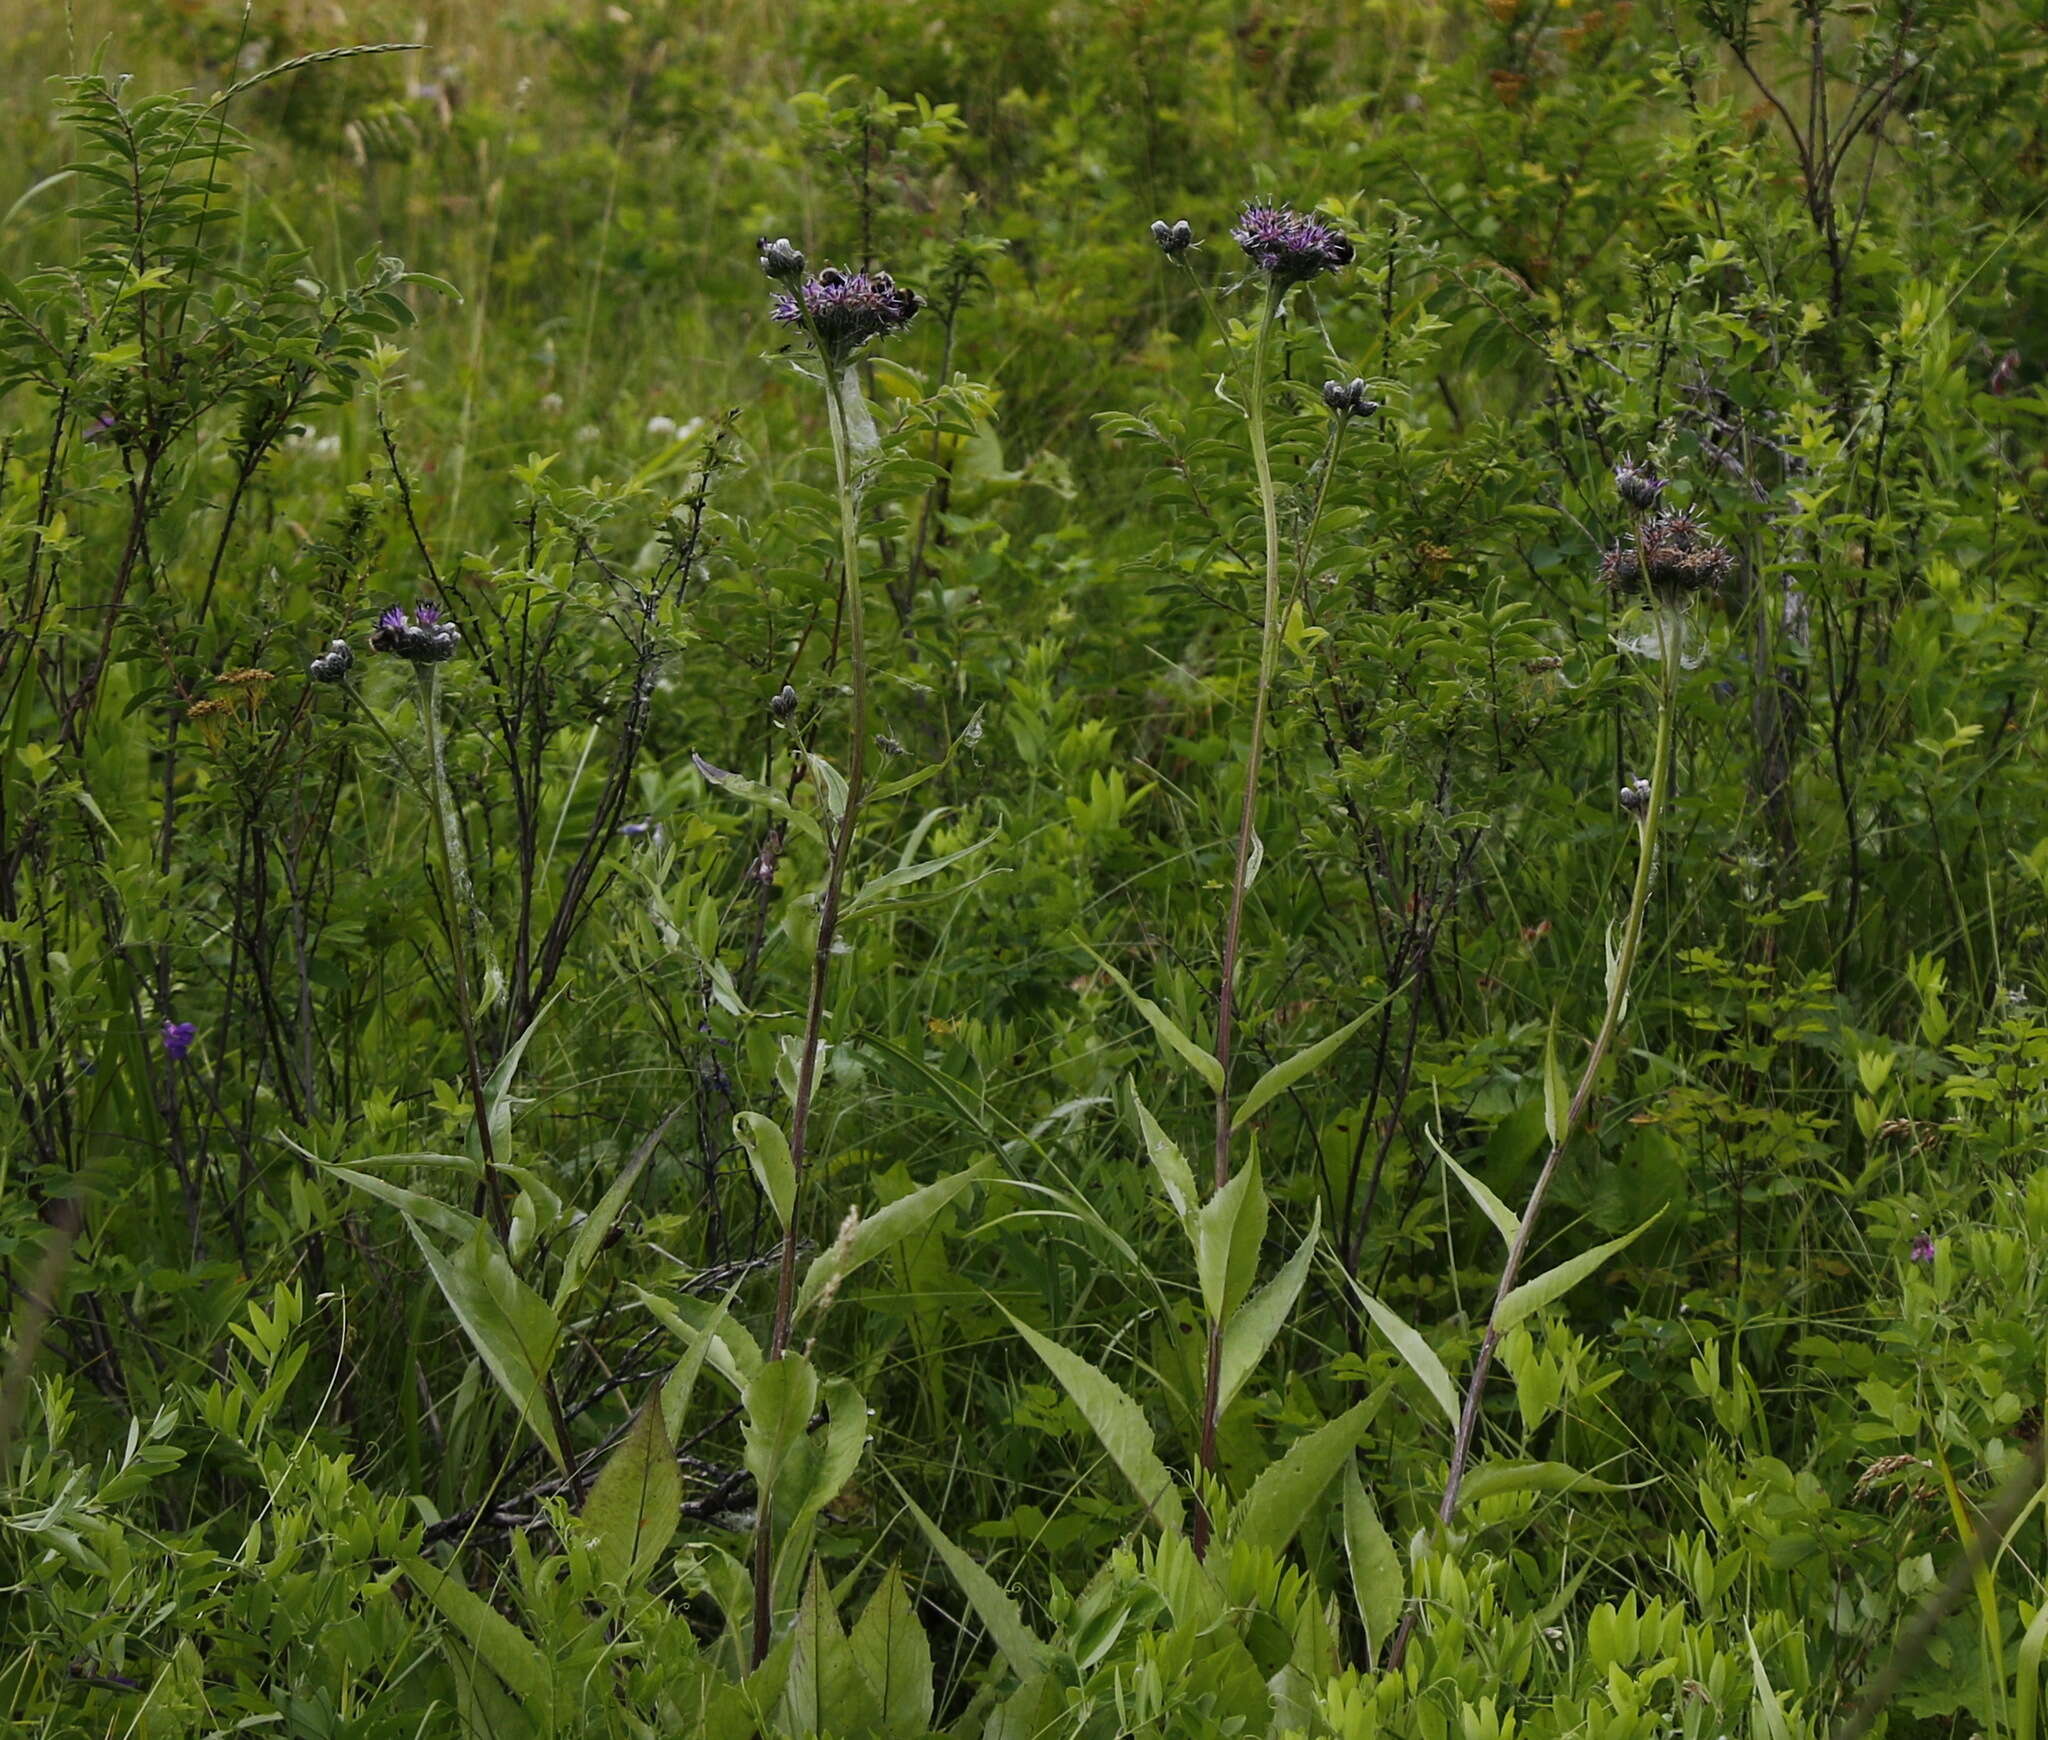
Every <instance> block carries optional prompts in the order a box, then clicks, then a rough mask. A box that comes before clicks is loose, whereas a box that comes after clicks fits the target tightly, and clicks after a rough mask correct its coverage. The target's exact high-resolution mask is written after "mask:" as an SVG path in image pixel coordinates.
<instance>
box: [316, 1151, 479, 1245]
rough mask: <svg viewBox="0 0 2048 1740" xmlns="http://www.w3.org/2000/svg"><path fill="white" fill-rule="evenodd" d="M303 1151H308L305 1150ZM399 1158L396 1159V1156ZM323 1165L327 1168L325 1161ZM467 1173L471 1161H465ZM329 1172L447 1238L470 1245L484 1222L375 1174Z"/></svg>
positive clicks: (345, 1168) (334, 1169)
mask: <svg viewBox="0 0 2048 1740" xmlns="http://www.w3.org/2000/svg"><path fill="white" fill-rule="evenodd" d="M301 1152H304V1150H303V1149H302V1150H301ZM394 1158H395V1156H394ZM321 1164H322V1165H327V1163H326V1162H325V1161H322V1162H321ZM461 1164H462V1167H463V1169H464V1170H465V1171H467V1170H469V1168H470V1162H469V1161H467V1160H464V1161H462V1163H461ZM327 1170H328V1171H329V1172H331V1173H333V1174H334V1176H335V1177H337V1178H339V1179H341V1180H342V1181H343V1182H344V1183H346V1184H350V1185H353V1186H354V1187H355V1188H356V1189H357V1190H360V1191H361V1192H362V1193H363V1194H364V1195H365V1196H374V1197H376V1198H377V1200H378V1201H380V1202H388V1203H390V1204H391V1206H392V1207H393V1208H396V1209H399V1210H401V1211H403V1212H404V1214H405V1215H406V1216H407V1217H408V1218H409V1219H411V1220H415V1221H419V1222H422V1223H424V1224H425V1225H427V1226H430V1227H432V1228H433V1229H434V1230H435V1231H436V1232H437V1233H440V1234H441V1235H442V1236H443V1237H445V1238H451V1239H454V1240H456V1241H458V1242H460V1243H467V1242H468V1241H469V1240H470V1239H472V1238H474V1237H475V1236H476V1231H477V1228H478V1227H480V1226H481V1225H483V1222H481V1221H480V1220H478V1219H477V1217H476V1216H475V1215H473V1214H471V1213H469V1211H468V1210H466V1209H461V1208H456V1207H455V1206H454V1205H453V1204H451V1203H446V1202H442V1201H440V1200H438V1199H437V1198H435V1197H431V1196H427V1195H425V1194H423V1193H422V1192H420V1191H417V1190H408V1189H406V1187H405V1186H404V1185H402V1184H393V1183H392V1182H391V1181H390V1180H389V1179H388V1178H379V1177H378V1176H377V1175H376V1174H375V1173H374V1172H361V1171H358V1170H357V1169H356V1168H355V1167H353V1166H331V1165H328V1166H327Z"/></svg>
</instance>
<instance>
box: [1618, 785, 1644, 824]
mask: <svg viewBox="0 0 2048 1740" xmlns="http://www.w3.org/2000/svg"><path fill="white" fill-rule="evenodd" d="M1621 807H1622V808H1623V809H1625V810H1627V811H1628V813H1629V814H1630V815H1632V816H1640V815H1643V814H1644V813H1646V812H1647V811H1648V809H1649V807H1650V782H1649V781H1648V780H1647V779H1632V780H1630V781H1629V782H1628V784H1627V785H1625V786H1623V787H1622V788H1621Z"/></svg>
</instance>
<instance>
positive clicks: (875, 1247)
mask: <svg viewBox="0 0 2048 1740" xmlns="http://www.w3.org/2000/svg"><path fill="white" fill-rule="evenodd" d="M993 1165H994V1162H993V1161H990V1160H977V1161H976V1162H975V1163H974V1164H973V1165H972V1166H969V1167H968V1168H966V1170H965V1171H961V1172H955V1173H953V1174H952V1175H951V1176H950V1177H947V1178H941V1179H939V1180H938V1181H937V1182H936V1183H933V1184H927V1185H926V1186H925V1187H924V1188H923V1189H921V1190H913V1191H912V1192H911V1193H910V1194H909V1195H908V1196H902V1197H898V1198H897V1199H896V1200H895V1201H894V1202H892V1203H889V1204H887V1205H886V1206H885V1207H882V1208H878V1209H877V1210H876V1211H875V1212H874V1213H873V1214H871V1215H869V1216H867V1217H866V1218H865V1219H863V1220H862V1221H861V1222H860V1224H859V1225H858V1226H856V1227H855V1228H854V1230H853V1236H852V1237H851V1238H850V1239H848V1240H846V1241H845V1243H844V1244H843V1245H842V1244H841V1243H840V1242H839V1241H837V1240H835V1241H834V1242H833V1243H832V1244H831V1245H830V1246H828V1247H827V1248H826V1249H825V1250H822V1251H820V1252H819V1253H818V1254H817V1256H815V1257H813V1258H812V1259H811V1266H810V1267H809V1268H808V1269H806V1270H805V1271H804V1281H803V1285H802V1286H801V1287H800V1288H798V1289H797V1295H796V1314H797V1315H798V1316H799V1317H801V1316H802V1315H803V1314H804V1313H805V1312H806V1311H808V1310H809V1309H810V1308H811V1307H812V1306H813V1305H815V1304H816V1303H817V1302H818V1295H819V1294H820V1293H822V1292H823V1291H824V1290H825V1285H826V1283H827V1282H828V1281H833V1280H839V1281H844V1280H845V1279H846V1277H847V1276H848V1275H851V1274H852V1273H853V1272H854V1270H856V1269H858V1268H859V1267H861V1265H862V1264H864V1263H871V1262H873V1261H874V1260H875V1258H877V1257H879V1256H880V1255H882V1253H883V1252H884V1251H889V1250H894V1249H895V1247H896V1246H898V1245H900V1244H901V1243H902V1242H903V1241H904V1240H905V1239H907V1238H911V1237H914V1236H915V1235H916V1234H918V1233H920V1232H922V1231H923V1230H924V1229H925V1228H926V1227H927V1226H929V1225H930V1224H931V1222H932V1217H933V1216H934V1215H936V1214H937V1213H938V1212H939V1211H940V1210H941V1209H942V1208H944V1207H945V1206H946V1205H947V1204H948V1203H950V1202H952V1201H953V1200H954V1199H955V1198H956V1197H958V1196H960V1195H961V1194H962V1193H963V1192H964V1191H965V1190H966V1189H967V1187H968V1186H969V1185H970V1184H972V1183H974V1182H975V1181H976V1180H977V1179H979V1178H981V1177H983V1176H984V1175H985V1174H986V1173H987V1172H988V1171H989V1169H990V1168H991V1167H992V1166H993Z"/></svg>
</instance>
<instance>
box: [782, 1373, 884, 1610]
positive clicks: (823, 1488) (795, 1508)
mask: <svg viewBox="0 0 2048 1740" xmlns="http://www.w3.org/2000/svg"><path fill="white" fill-rule="evenodd" d="M821 1399H822V1400H823V1402H824V1404H825V1429H824V1431H823V1432H822V1433H817V1434H811V1433H806V1434H805V1436H804V1438H803V1439H802V1441H801V1442H800V1443H799V1444H798V1446H797V1448H796V1451H795V1453H794V1454H793V1455H792V1456H791V1458H790V1464H789V1467H788V1469H787V1470H786V1471H785V1472H784V1474H783V1476H782V1490H781V1491H780V1492H778V1493H777V1494H776V1495H775V1497H776V1504H775V1522H776V1526H777V1527H778V1528H781V1529H783V1530H784V1531H785V1535H784V1539H783V1542H782V1545H781V1546H780V1547H779V1548H778V1549H777V1551H776V1559H775V1584H774V1593H775V1608H776V1611H777V1612H783V1613H786V1612H787V1611H788V1610H789V1607H790V1604H791V1603H792V1602H793V1601H794V1600H795V1598H796V1590H797V1583H798V1580H799V1579H800V1578H801V1577H802V1576H803V1574H804V1566H805V1565H806V1563H808V1562H809V1560H810V1557H811V1540H812V1533H813V1531H812V1528H811V1523H812V1521H813V1520H814V1519H815V1518H816V1517H817V1515H818V1513H819V1512H820V1511H822V1510H823V1509H824V1508H825V1506H826V1505H828V1504H830V1503H831V1502H832V1501H833V1500H834V1499H835V1498H837V1497H838V1496H839V1495H840V1494H841V1493H842V1492H844V1491H845V1490H846V1483H847V1482H848V1481H849V1480H851V1479H852V1478H853V1471H854V1470H855V1469H856V1468H858V1467H859V1466H860V1458H861V1452H862V1451H863V1450H865V1449H866V1448H867V1441H868V1405H867V1402H866V1401H865V1400H864V1399H863V1398H862V1396H861V1393H860V1391H859V1390H858V1389H856V1388H855V1387H854V1386H853V1384H852V1383H850V1382H849V1381H848V1380H847V1379H845V1378H831V1379H829V1380H827V1382H826V1383H825V1385H824V1387H823V1389H822V1391H821Z"/></svg>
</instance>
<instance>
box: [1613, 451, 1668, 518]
mask: <svg viewBox="0 0 2048 1740" xmlns="http://www.w3.org/2000/svg"><path fill="white" fill-rule="evenodd" d="M1614 493H1615V494H1616V495H1618V496H1620V497H1621V499H1622V500H1623V501H1624V502H1625V503H1627V504H1628V507H1629V509H1630V511H1632V512H1634V513H1639V514H1646V513H1648V512H1649V511H1650V510H1651V509H1652V508H1653V507H1655V506H1656V505H1657V498H1658V497H1659V496H1661V495H1662V494H1663V493H1664V479H1663V478H1661V477H1659V476H1658V475H1657V474H1656V473H1655V472H1654V471H1652V470H1651V469H1650V468H1649V466H1648V465H1638V464H1637V463H1636V462H1635V460H1634V459H1632V458H1630V457H1629V456H1628V455H1627V454H1624V455H1622V460H1621V463H1620V464H1619V465H1617V466H1616V467H1615V468H1614Z"/></svg>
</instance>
